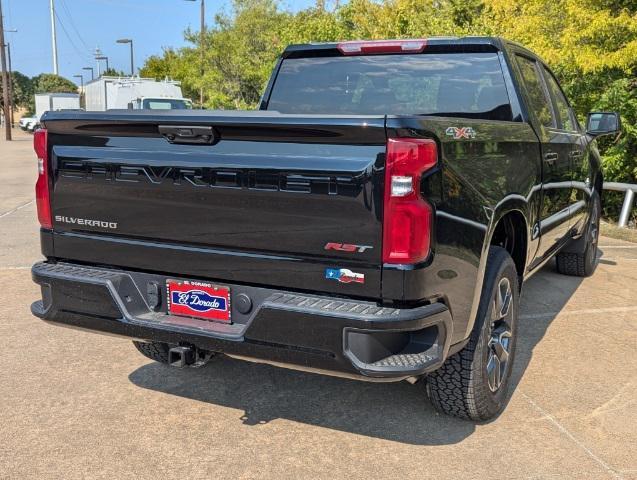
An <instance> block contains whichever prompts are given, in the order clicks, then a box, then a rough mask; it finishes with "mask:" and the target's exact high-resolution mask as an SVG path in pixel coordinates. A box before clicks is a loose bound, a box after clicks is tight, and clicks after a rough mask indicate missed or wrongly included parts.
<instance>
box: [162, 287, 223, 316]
mask: <svg viewBox="0 0 637 480" xmlns="http://www.w3.org/2000/svg"><path fill="white" fill-rule="evenodd" d="M166 286H167V287H168V288H167V290H168V313H170V314H173V315H181V316H185V317H195V318H201V319H205V320H214V321H217V322H226V323H230V289H229V288H228V287H220V286H219V285H212V284H210V283H204V282H195V281H188V280H167V281H166Z"/></svg>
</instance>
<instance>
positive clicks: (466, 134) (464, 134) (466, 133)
mask: <svg viewBox="0 0 637 480" xmlns="http://www.w3.org/2000/svg"><path fill="white" fill-rule="evenodd" d="M445 135H447V136H448V137H453V138H454V139H455V140H460V139H461V138H476V131H475V130H474V129H473V127H449V128H447V130H445Z"/></svg>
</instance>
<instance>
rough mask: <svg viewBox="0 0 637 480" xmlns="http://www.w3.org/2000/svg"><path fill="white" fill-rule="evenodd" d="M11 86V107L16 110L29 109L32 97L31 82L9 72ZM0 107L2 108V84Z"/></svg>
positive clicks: (27, 78)
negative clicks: (16, 108)
mask: <svg viewBox="0 0 637 480" xmlns="http://www.w3.org/2000/svg"><path fill="white" fill-rule="evenodd" d="M11 86H12V89H13V105H14V106H15V107H18V108H29V103H30V102H31V100H32V97H33V82H31V79H30V78H29V77H27V76H26V75H23V74H22V73H20V72H11ZM0 106H4V101H3V95H2V83H1V82H0Z"/></svg>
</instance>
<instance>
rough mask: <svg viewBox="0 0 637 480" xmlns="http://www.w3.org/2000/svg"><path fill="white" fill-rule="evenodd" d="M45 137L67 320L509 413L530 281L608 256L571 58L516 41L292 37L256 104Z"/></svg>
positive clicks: (182, 352)
mask: <svg viewBox="0 0 637 480" xmlns="http://www.w3.org/2000/svg"><path fill="white" fill-rule="evenodd" d="M42 125H43V127H44V128H43V129H42V130H39V131H37V132H36V134H35V140H34V141H35V150H36V153H37V156H38V161H39V178H38V181H37V185H36V197H37V207H38V216H39V221H40V223H41V232H40V234H41V244H42V253H43V254H44V256H45V257H46V261H44V262H41V263H37V264H36V265H34V266H33V270H32V275H33V279H34V280H35V282H36V283H38V284H39V285H40V286H41V289H42V300H40V301H37V302H35V303H34V304H33V305H32V311H33V313H34V314H35V315H36V316H38V317H40V318H41V319H43V320H45V321H47V322H51V323H53V324H60V325H65V326H72V327H77V328H82V329H89V330H93V331H98V332H105V333H109V334H116V335H122V336H125V337H129V338H131V339H133V340H134V343H135V345H136V346H137V348H138V349H139V351H140V352H141V353H143V354H144V355H146V356H147V357H149V358H151V359H153V360H157V361H160V362H164V363H168V364H171V365H175V366H186V365H201V364H204V363H205V362H206V361H207V360H208V359H209V358H210V357H212V356H213V355H215V354H225V355H229V356H231V357H235V358H241V359H246V360H251V361H256V362H266V363H270V364H274V365H282V366H287V367H291V368H298V369H303V370H307V371H313V372H321V373H326V374H330V375H338V376H344V377H351V378H358V379H363V380H370V381H398V380H408V381H410V382H412V383H414V382H416V381H417V380H419V379H423V380H424V381H423V382H422V383H423V384H424V385H426V391H427V394H428V396H429V397H430V399H431V401H432V402H433V404H434V406H435V407H436V408H438V409H440V410H441V411H443V412H445V413H448V414H451V415H455V416H460V417H464V418H470V419H473V420H482V419H488V418H492V417H493V416H495V415H497V414H498V413H499V412H500V411H501V409H502V408H503V407H504V405H505V403H506V398H507V387H508V383H509V382H510V377H511V368H512V367H511V365H512V362H513V356H514V352H515V343H516V335H517V325H516V323H517V320H516V318H517V312H518V305H519V296H520V291H521V286H522V282H523V281H524V280H525V279H526V278H528V277H529V276H530V275H532V274H533V273H534V272H536V271H537V270H538V269H539V268H540V267H541V266H542V265H543V264H545V263H546V262H547V261H548V260H549V259H551V258H552V257H554V256H555V255H556V256H557V269H558V270H559V271H560V272H562V273H565V274H569V275H581V276H583V275H590V274H591V273H592V272H593V270H594V269H595V264H596V242H597V236H598V225H599V217H600V195H601V191H602V174H601V172H600V158H599V154H598V152H597V150H596V147H595V141H594V138H595V137H596V136H597V135H602V134H613V133H616V132H617V131H618V130H619V128H620V125H619V117H618V116H617V115H616V114H615V113H610V112H594V113H591V114H590V115H589V118H588V125H587V129H586V130H584V129H582V128H581V127H580V125H579V123H578V121H577V119H576V117H575V115H574V114H573V111H572V109H571V107H570V106H569V103H568V101H567V99H566V98H565V96H564V94H563V92H562V90H561V89H560V87H559V85H558V82H557V81H556V79H555V77H554V75H553V74H552V73H551V71H550V69H549V68H548V67H547V66H546V65H545V64H544V63H543V62H542V61H541V60H540V59H538V58H537V56H535V55H534V54H533V53H532V52H530V51H528V50H527V49H525V48H523V47H522V46H520V45H517V44H513V43H510V42H508V41H505V40H503V39H499V38H487V37H468V38H433V39H426V40H400V41H397V40H392V41H371V42H367V41H360V42H343V43H329V44H312V45H293V46H290V47H288V48H287V49H286V50H285V51H284V52H283V54H282V55H281V57H280V59H279V61H278V63H277V65H276V67H275V69H274V73H273V75H272V77H271V80H270V81H269V84H268V85H267V87H266V90H265V92H264V95H263V97H262V101H261V104H260V107H259V110H258V111H251V112H243V111H241V112H226V111H171V112H157V111H106V112H50V113H47V114H45V115H44V117H43V118H42Z"/></svg>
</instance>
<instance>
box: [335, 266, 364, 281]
mask: <svg viewBox="0 0 637 480" xmlns="http://www.w3.org/2000/svg"><path fill="white" fill-rule="evenodd" d="M325 278H326V279H328V280H336V281H338V282H341V283H352V282H355V283H365V275H364V274H362V273H355V272H352V271H351V270H348V269H347V268H326V269H325Z"/></svg>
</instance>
